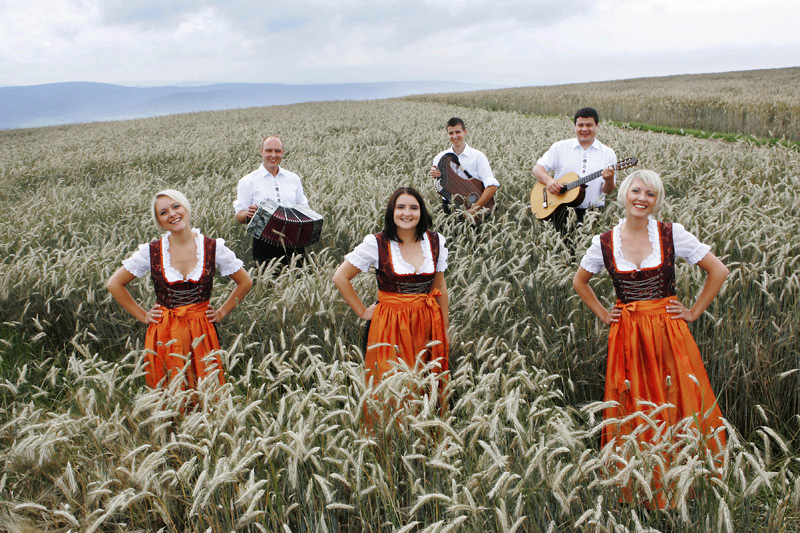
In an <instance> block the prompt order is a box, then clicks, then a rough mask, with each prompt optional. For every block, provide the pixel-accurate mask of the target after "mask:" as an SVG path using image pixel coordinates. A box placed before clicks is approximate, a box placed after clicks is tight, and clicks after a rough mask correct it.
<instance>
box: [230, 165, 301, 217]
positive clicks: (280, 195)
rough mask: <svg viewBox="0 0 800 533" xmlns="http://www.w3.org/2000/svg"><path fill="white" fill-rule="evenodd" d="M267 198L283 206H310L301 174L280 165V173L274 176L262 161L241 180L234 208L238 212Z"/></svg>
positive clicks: (237, 188)
mask: <svg viewBox="0 0 800 533" xmlns="http://www.w3.org/2000/svg"><path fill="white" fill-rule="evenodd" d="M266 198H269V199H270V200H273V201H275V202H277V203H278V204H279V205H282V206H283V207H295V206H298V205H302V206H305V207H308V198H306V195H305V193H304V192H303V184H302V183H301V182H300V176H298V175H297V174H295V173H294V172H290V171H288V170H286V169H284V168H281V167H278V175H277V176H273V175H272V174H271V173H270V172H269V171H268V170H267V169H266V168H265V167H264V164H263V163H262V164H261V166H259V167H258V168H257V169H256V170H254V171H253V172H251V173H250V174H248V175H247V176H245V177H243V178H242V179H240V180H239V185H238V186H237V187H236V200H235V201H234V202H233V208H234V209H235V210H236V212H237V213H238V212H239V211H242V210H244V209H247V208H248V207H250V206H251V205H259V204H261V202H263V201H264V200H265V199H266Z"/></svg>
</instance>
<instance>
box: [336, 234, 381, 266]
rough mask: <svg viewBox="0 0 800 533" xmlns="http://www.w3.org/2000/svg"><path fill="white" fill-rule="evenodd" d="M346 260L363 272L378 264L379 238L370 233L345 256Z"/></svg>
mask: <svg viewBox="0 0 800 533" xmlns="http://www.w3.org/2000/svg"><path fill="white" fill-rule="evenodd" d="M344 258H345V260H346V261H347V262H348V263H350V264H351V265H353V266H354V267H356V268H357V269H359V270H360V271H362V272H366V271H368V270H369V267H371V266H372V267H377V266H378V239H376V238H375V235H372V234H369V235H367V236H366V237H364V241H363V242H362V243H361V244H359V245H358V246H356V247H355V249H354V250H353V251H352V252H350V253H349V254H347V255H346V256H344Z"/></svg>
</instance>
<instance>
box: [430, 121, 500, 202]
mask: <svg viewBox="0 0 800 533" xmlns="http://www.w3.org/2000/svg"><path fill="white" fill-rule="evenodd" d="M447 136H448V138H449V139H450V143H451V144H452V146H451V147H450V149H448V150H445V151H443V152H441V153H439V154H438V155H437V156H436V157H434V158H433V167H432V168H431V172H430V174H431V177H432V178H439V177H440V176H441V172H440V171H439V168H438V165H439V160H440V159H442V157H443V156H444V155H445V154H448V153H451V154H455V155H456V156H457V157H458V162H459V163H460V164H461V167H462V168H463V169H464V170H466V171H467V173H469V176H470V177H472V178H473V179H475V180H479V181H480V182H481V183H483V191H482V192H481V193H480V196H479V197H478V198H477V200H475V201H474V202H473V203H472V205H471V206H470V207H469V209H468V213H469V214H470V215H475V214H477V213H478V211H479V210H480V209H481V208H482V207H484V206H487V204H490V201H491V200H492V197H493V196H494V194H495V193H496V192H497V189H498V188H499V187H500V182H498V181H497V179H495V177H494V174H493V173H492V168H491V167H490V166H489V160H488V159H487V158H486V155H484V153H483V152H480V151H478V150H475V149H474V148H472V147H470V146H469V145H467V128H466V126H465V125H464V121H463V120H461V119H460V118H458V117H453V118H451V119H450V120H448V121H447ZM442 207H443V208H444V211H445V213H448V214H449V213H450V201H449V200H447V199H446V198H442ZM487 207H489V206H487Z"/></svg>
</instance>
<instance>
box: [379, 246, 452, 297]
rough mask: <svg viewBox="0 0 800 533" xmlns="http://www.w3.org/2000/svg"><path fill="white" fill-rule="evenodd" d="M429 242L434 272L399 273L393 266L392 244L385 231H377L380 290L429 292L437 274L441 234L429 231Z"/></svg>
mask: <svg viewBox="0 0 800 533" xmlns="http://www.w3.org/2000/svg"><path fill="white" fill-rule="evenodd" d="M427 235H428V239H427V240H428V243H429V246H430V250H431V255H432V256H433V272H429V273H411V274H397V273H396V272H395V270H394V268H393V266H392V246H391V241H389V239H387V238H386V237H385V236H384V235H383V232H381V233H376V234H375V238H376V239H377V241H378V268H377V269H376V270H375V275H376V276H377V278H378V290H380V291H383V292H394V293H400V294H427V293H429V292H431V289H432V287H433V278H434V276H435V275H436V266H437V264H438V262H439V234H438V233H436V232H435V231H428V232H427Z"/></svg>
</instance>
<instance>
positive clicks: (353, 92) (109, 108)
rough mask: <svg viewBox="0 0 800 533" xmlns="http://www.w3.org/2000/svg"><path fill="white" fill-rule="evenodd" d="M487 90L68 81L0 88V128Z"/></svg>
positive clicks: (429, 85)
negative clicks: (137, 84) (154, 85)
mask: <svg viewBox="0 0 800 533" xmlns="http://www.w3.org/2000/svg"><path fill="white" fill-rule="evenodd" d="M488 88H493V87H492V86H489V85H486V84H483V85H480V84H469V83H455V82H444V81H419V82H386V83H341V84H322V85H282V84H277V83H218V84H213V85H204V86H198V87H182V86H165V87H126V86H122V85H113V84H108V83H91V82H68V83H50V84H46V85H28V86H16V87H0V129H11V128H33V127H39V126H53V125H57V124H71V123H76V122H96V121H106V120H126V119H132V118H145V117H155V116H161V115H170V114H174V113H190V112H194V111H217V110H223V109H239V108H245V107H262V106H270V105H282V104H294V103H299V102H318V101H324V100H369V99H380V98H393V97H396V96H407V95H412V94H422V93H436V92H441V91H445V90H446V91H449V92H451V91H471V90H479V89H488Z"/></svg>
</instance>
